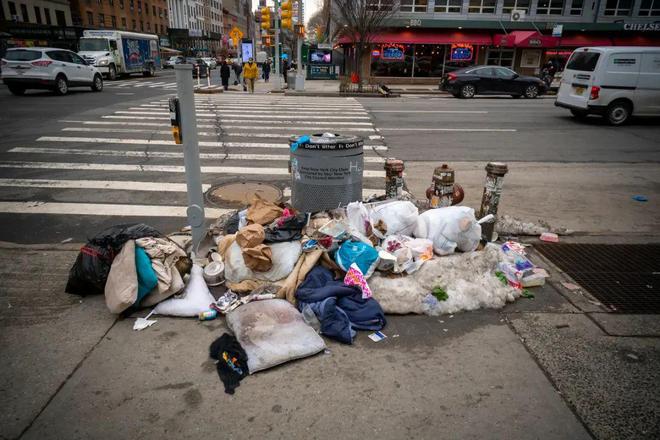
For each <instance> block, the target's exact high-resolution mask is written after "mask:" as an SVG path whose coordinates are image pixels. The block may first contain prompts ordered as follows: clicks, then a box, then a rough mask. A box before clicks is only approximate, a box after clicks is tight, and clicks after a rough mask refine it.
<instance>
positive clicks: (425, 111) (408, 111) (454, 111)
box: [371, 110, 488, 114]
mask: <svg viewBox="0 0 660 440" xmlns="http://www.w3.org/2000/svg"><path fill="white" fill-rule="evenodd" d="M371 113H480V114H484V113H488V112H487V111H485V110H371Z"/></svg>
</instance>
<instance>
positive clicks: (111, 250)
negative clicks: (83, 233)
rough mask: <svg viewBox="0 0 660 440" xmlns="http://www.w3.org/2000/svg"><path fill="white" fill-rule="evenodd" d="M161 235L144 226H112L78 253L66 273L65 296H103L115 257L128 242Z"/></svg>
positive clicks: (89, 241) (140, 224)
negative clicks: (68, 294)
mask: <svg viewBox="0 0 660 440" xmlns="http://www.w3.org/2000/svg"><path fill="white" fill-rule="evenodd" d="M161 236H162V234H161V233H160V232H158V231H157V230H156V229H154V228H152V227H151V226H148V225H145V224H144V223H137V224H122V225H116V226H112V227H110V228H108V229H106V230H104V231H102V232H101V233H99V234H97V235H96V236H94V237H93V238H91V239H89V240H88V242H87V244H86V245H85V246H83V247H82V248H81V249H80V253H79V254H78V258H76V262H75V263H74V264H73V266H72V267H71V270H70V271H69V280H68V281H67V284H66V289H65V292H67V293H72V294H74V295H80V296H85V295H92V294H102V293H103V292H104V288H105V283H106V281H107V279H108V274H109V273H110V267H111V265H112V261H113V260H114V258H115V256H116V255H118V254H119V252H120V251H121V248H122V246H124V243H126V242H127V241H128V240H135V239H137V238H142V237H161Z"/></svg>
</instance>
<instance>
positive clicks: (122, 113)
mask: <svg viewBox="0 0 660 440" xmlns="http://www.w3.org/2000/svg"><path fill="white" fill-rule="evenodd" d="M195 113H196V115H197V116H215V113H197V112H195ZM115 114H118V115H169V114H170V112H134V111H126V110H118V111H116V112H115Z"/></svg>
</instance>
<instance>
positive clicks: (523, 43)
mask: <svg viewBox="0 0 660 440" xmlns="http://www.w3.org/2000/svg"><path fill="white" fill-rule="evenodd" d="M558 40H559V38H557V37H551V36H549V35H543V34H541V33H539V32H538V31H513V32H509V33H508V34H506V35H502V34H500V35H495V36H494V37H493V42H494V43H495V45H496V46H503V47H557V46H558Z"/></svg>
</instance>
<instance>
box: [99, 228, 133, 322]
mask: <svg viewBox="0 0 660 440" xmlns="http://www.w3.org/2000/svg"><path fill="white" fill-rule="evenodd" d="M137 296H138V278H137V271H136V268H135V242H134V241H133V240H129V241H127V242H126V243H124V246H123V248H122V250H121V252H119V255H117V257H116V258H115V260H114V262H113V263H112V268H111V269H110V273H109V274H108V281H107V282H106V284H105V305H106V306H107V307H108V309H109V310H110V312H112V313H121V312H123V311H124V310H126V309H128V308H129V307H131V306H132V305H133V304H134V303H135V300H136V299H137Z"/></svg>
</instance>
